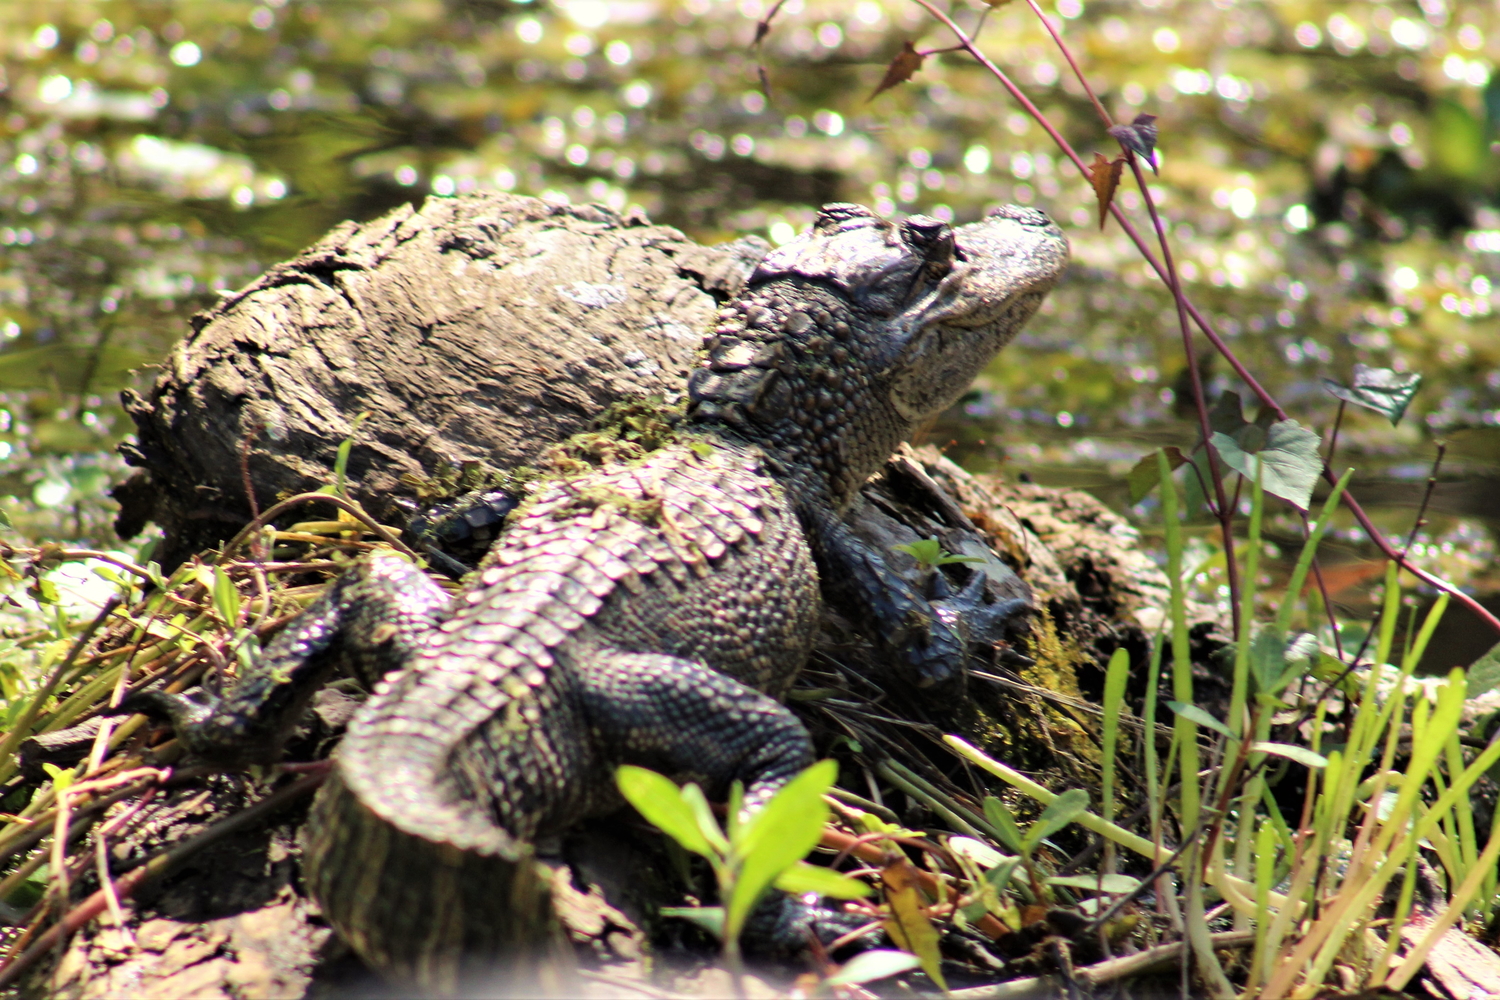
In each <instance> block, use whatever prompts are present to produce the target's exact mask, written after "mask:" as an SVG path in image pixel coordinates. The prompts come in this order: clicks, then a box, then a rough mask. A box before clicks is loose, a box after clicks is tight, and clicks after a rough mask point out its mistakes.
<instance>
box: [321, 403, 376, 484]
mask: <svg viewBox="0 0 1500 1000" xmlns="http://www.w3.org/2000/svg"><path fill="white" fill-rule="evenodd" d="M370 413H371V411H370V410H365V411H364V412H363V413H360V414H359V415H358V416H356V417H355V418H354V421H353V422H352V423H351V424H350V425H349V436H348V437H346V438H344V440H343V441H341V442H340V443H339V450H338V453H337V454H336V455H335V456H334V460H333V489H332V490H331V491H330V492H332V493H335V494H337V495H338V496H344V495H346V493H347V488H346V483H345V475H346V473H347V472H348V471H349V453H350V452H351V451H353V450H354V436H355V435H356V434H358V433H359V426H360V424H363V423H364V422H365V421H366V420H368V419H370Z"/></svg>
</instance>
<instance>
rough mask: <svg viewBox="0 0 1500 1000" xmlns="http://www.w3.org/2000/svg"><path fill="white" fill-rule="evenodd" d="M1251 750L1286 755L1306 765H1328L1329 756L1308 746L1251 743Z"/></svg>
mask: <svg viewBox="0 0 1500 1000" xmlns="http://www.w3.org/2000/svg"><path fill="white" fill-rule="evenodd" d="M1250 750H1251V751H1252V752H1254V753H1268V754H1271V755H1272V756H1275V757H1285V758H1286V759H1287V760H1294V761H1296V762H1297V763H1299V764H1301V765H1303V766H1304V767H1327V766H1328V758H1327V757H1324V756H1323V755H1322V754H1320V753H1314V752H1313V751H1311V750H1309V749H1307V747H1299V746H1293V745H1292V744H1290V743H1262V742H1259V741H1257V742H1255V743H1251V744H1250Z"/></svg>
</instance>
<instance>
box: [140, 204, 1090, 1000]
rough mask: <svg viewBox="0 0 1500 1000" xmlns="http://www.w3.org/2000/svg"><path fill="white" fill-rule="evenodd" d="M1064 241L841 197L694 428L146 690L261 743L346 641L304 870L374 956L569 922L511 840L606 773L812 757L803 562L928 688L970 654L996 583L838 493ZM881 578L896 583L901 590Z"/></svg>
mask: <svg viewBox="0 0 1500 1000" xmlns="http://www.w3.org/2000/svg"><path fill="white" fill-rule="evenodd" d="M1066 260H1067V243H1066V241H1065V240H1064V239H1063V237H1062V234H1061V233H1060V232H1059V230H1058V229H1057V227H1055V226H1054V225H1052V224H1051V223H1050V222H1049V221H1048V220H1047V218H1046V217H1045V216H1044V215H1042V214H1041V213H1040V212H1037V211H1034V210H1029V209H1019V208H1004V209H1000V210H998V211H996V212H995V213H993V214H992V215H991V216H990V217H989V218H987V219H985V220H983V221H980V222H976V223H973V224H970V225H966V226H961V227H958V228H956V229H955V228H951V227H949V226H948V225H946V224H944V223H942V222H940V221H938V220H936V219H931V218H925V217H920V216H915V217H912V218H909V219H907V220H906V221H905V222H903V223H901V224H900V225H895V224H892V223H888V222H885V221H882V220H881V219H878V218H877V217H876V216H874V215H873V214H872V213H871V212H869V211H868V210H866V209H864V208H861V207H859V206H856V205H829V206H827V207H826V208H824V209H823V210H822V211H821V212H820V213H819V215H818V217H817V221H816V222H815V223H814V225H813V227H812V229H811V230H810V231H809V232H807V233H806V234H804V235H803V236H801V237H799V238H797V239H795V240H793V241H792V242H790V243H788V244H786V245H785V246H783V247H781V248H779V249H777V250H774V251H772V252H771V253H770V254H769V255H768V256H766V257H765V258H764V259H763V260H762V261H761V263H760V265H759V266H758V268H757V269H756V271H755V273H754V275H753V276H752V278H751V280H750V282H749V284H748V286H747V287H746V290H745V291H744V293H743V294H742V295H741V296H740V298H739V299H737V300H736V301H734V302H732V303H731V304H729V305H728V306H726V307H725V309H724V310H723V312H722V313H721V315H720V319H719V325H718V327H717V329H716V330H715V331H714V332H713V334H711V335H710V336H709V338H708V340H707V343H706V348H707V351H706V357H705V360H704V361H703V363H702V366H701V367H700V368H699V369H697V370H696V371H695V372H694V373H693V376H692V378H691V380H690V382H689V394H690V400H691V401H690V408H689V414H688V419H687V422H686V425H685V426H686V431H687V433H686V434H684V435H682V436H681V438H680V440H679V441H678V442H677V443H674V444H670V445H667V446H665V447H663V448H661V449H659V450H657V451H655V452H651V453H649V454H647V455H645V457H643V458H641V457H637V458H636V459H635V460H633V461H624V460H620V461H605V462H603V463H602V464H601V465H600V466H599V467H597V468H593V469H590V470H588V471H585V472H584V473H582V474H579V475H573V476H558V477H556V478H553V479H551V480H550V481H546V482H543V483H542V484H540V485H539V486H537V487H535V488H534V489H533V490H532V492H531V494H530V496H529V497H528V499H527V501H526V502H525V503H524V504H523V505H522V507H521V508H519V509H518V510H516V511H515V512H514V513H512V514H511V515H510V518H509V520H508V524H507V527H506V530H505V532H504V534H503V535H502V536H501V538H500V539H499V541H498V542H497V543H496V544H495V546H494V547H493V548H492V550H491V552H490V553H489V554H488V555H487V556H486V558H485V560H484V561H483V562H482V563H481V564H480V567H479V569H478V570H476V572H475V574H474V575H473V576H471V577H470V581H471V585H470V586H469V588H468V589H467V590H466V591H464V592H463V593H461V594H460V595H458V596H457V597H456V598H454V597H451V596H450V595H448V594H447V593H446V592H444V591H443V590H442V589H440V588H439V587H437V586H436V585H435V584H434V583H433V582H431V581H430V580H429V578H428V577H427V576H426V575H425V574H424V573H422V572H421V571H420V570H419V569H418V568H417V567H416V566H414V565H412V564H411V563H409V562H407V561H406V560H405V559H403V558H401V557H400V556H398V555H396V554H394V553H392V552H389V551H387V552H383V553H379V552H378V553H376V554H375V555H374V556H372V557H371V558H370V559H369V560H368V561H367V562H366V563H364V564H362V565H361V566H360V567H358V568H356V569H353V570H350V571H349V572H347V573H346V574H345V575H344V576H343V577H341V578H340V579H338V580H337V581H335V582H334V583H333V584H332V585H331V586H330V587H329V589H328V590H327V591H326V592H325V594H324V595H323V596H322V597H320V598H319V599H318V601H316V602H315V603H314V604H313V605H312V606H311V607H310V608H309V609H308V610H307V611H306V612H305V613H304V614H303V615H301V616H300V617H299V618H297V619H296V620H294V621H293V622H292V624H291V625H290V626H288V628H287V629H286V630H285V631H284V632H283V633H282V634H281V635H279V636H278V637H277V638H276V639H275V640H274V641H272V642H271V643H270V644H269V646H268V648H267V649H266V651H265V654H264V655H263V657H262V658H261V662H260V664H259V666H258V667H257V669H256V670H255V671H252V672H250V673H249V674H248V675H247V676H245V677H244V678H243V679H242V680H241V681H240V683H239V685H238V686H237V687H236V688H235V689H234V690H233V691H232V692H230V693H229V694H227V695H226V696H224V697H223V698H221V699H217V700H209V699H202V700H196V701H195V700H190V699H187V698H182V697H178V696H169V695H164V694H160V693H152V694H148V695H146V696H144V700H143V701H137V702H135V703H134V704H133V705H132V706H131V707H134V708H145V709H148V710H151V711H154V712H155V713H157V714H160V715H165V716H167V717H169V718H170V719H171V721H172V722H173V723H174V724H175V726H176V729H177V732H178V734H179V736H180V738H181V739H182V740H183V742H184V743H185V744H186V745H187V747H188V748H189V749H190V750H191V751H193V752H195V753H196V754H197V755H199V756H201V757H204V758H208V759H210V760H217V761H221V762H224V763H227V764H242V763H246V762H250V761H256V760H262V761H264V760H273V759H275V757H276V755H277V754H278V753H279V750H280V746H281V745H282V743H283V742H284V741H285V739H286V737H287V736H288V734H289V733H290V732H291V730H292V729H293V728H294V727H295V725H296V723H297V721H298V718H299V716H300V715H301V712H302V710H303V709H304V708H305V706H306V704H307V702H308V700H309V699H310V697H311V695H312V692H313V691H314V689H315V688H316V687H317V685H318V684H319V683H321V682H322V680H323V679H324V678H325V677H326V676H327V675H328V674H329V672H330V671H331V670H333V669H334V667H335V666H336V665H337V664H338V663H340V662H342V663H345V664H348V665H351V666H352V669H353V670H354V671H355V672H356V673H357V674H358V675H359V676H361V677H362V678H364V679H365V680H366V682H367V683H369V684H370V685H372V694H371V696H370V698H369V699H368V701H366V702H365V704H364V705H363V706H362V707H361V708H360V710H359V711H358V712H357V713H356V715H355V716H354V718H353V720H352V722H351V723H350V725H349V729H348V733H347V735H346V736H345V737H344V740H343V743H342V745H341V746H340V747H339V750H338V753H337V756H336V758H335V761H334V766H333V770H332V772H331V774H330V776H329V779H328V781H327V783H326V784H325V785H324V787H323V788H322V789H321V790H320V792H319V794H318V797H317V800H316V802H315V804H314V807H313V811H312V816H311V818H310V820H309V823H308V831H307V834H306V851H305V856H304V862H305V868H306V879H307V885H308V888H309V889H310V891H311V893H312V895H313V896H314V897H315V898H316V900H317V901H318V903H319V905H320V906H321V907H322V909H323V912H324V914H325V916H326V918H327V919H328V920H329V921H330V922H331V923H332V924H333V926H334V927H335V928H337V930H338V931H339V933H340V934H342V935H343V937H344V938H345V939H346V940H347V941H348V942H349V943H350V944H351V945H352V946H353V947H354V949H355V950H356V951H357V952H358V953H359V954H360V955H361V956H363V957H364V959H365V960H366V961H367V962H368V963H369V964H370V965H372V966H373V967H375V968H376V969H379V970H381V971H382V972H384V973H386V974H388V975H391V976H393V977H396V978H398V979H403V980H407V981H415V982H417V983H419V984H423V985H424V986H427V987H428V988H452V987H453V986H454V984H455V983H456V982H457V980H458V977H459V976H460V975H461V974H462V973H463V972H464V970H466V969H474V968H477V967H479V966H483V965H486V964H489V963H493V962H496V961H498V960H507V961H514V960H518V959H534V958H535V957H536V956H538V955H539V954H542V953H545V952H546V951H547V949H548V948H549V947H550V942H553V941H555V940H556V935H555V933H554V922H553V917H552V915H551V907H550V903H549V899H548V896H547V889H546V884H545V882H544V881H543V878H542V877H541V876H540V875H539V873H538V868H537V866H536V865H535V864H534V863H532V861H531V858H532V853H531V847H530V844H531V843H532V842H533V841H534V840H535V838H536V837H538V836H542V835H546V834H548V833H551V832H554V831H558V830H560V829H562V828H565V827H567V826H569V825H570V824H573V823H575V822H577V821H578V820H580V819H582V818H584V817H586V816H590V815H595V814H599V813H602V812H606V811H608V810H611V809H614V808H616V807H617V806H618V805H619V804H620V800H619V797H618V794H617V792H616V791H615V786H614V781H613V774H614V771H615V769H616V768H617V767H618V766H619V765H620V764H622V763H631V764H638V765H642V766H645V767H650V768H653V769H655V770H658V771H662V772H664V773H667V774H671V775H673V776H675V777H677V778H679V779H680V780H694V781H697V782H699V783H700V784H701V785H702V786H703V787H704V788H705V789H706V790H707V791H708V792H709V793H710V794H711V795H712V794H718V795H722V794H724V792H725V791H726V790H727V788H728V787H729V785H730V783H731V782H733V781H735V780H739V781H742V782H744V784H745V787H746V796H745V802H746V807H747V809H754V808H756V807H757V805H758V804H759V803H762V802H764V800H765V799H766V798H767V797H768V796H770V795H771V794H772V793H773V792H774V791H775V790H776V789H777V788H778V787H780V786H781V785H782V784H784V783H785V782H786V781H787V780H788V779H789V778H790V777H791V776H792V775H794V774H796V773H797V772H798V771H799V770H801V769H802V768H804V767H805V766H807V765H808V764H809V763H810V762H811V760H812V747H811V744H810V741H809V738H808V735H807V733H806V731H805V730H804V728H803V726H802V725H801V723H800V722H799V721H798V720H797V718H796V717H795V716H794V715H793V714H792V713H791V712H789V711H788V710H787V709H786V708H785V707H784V706H782V705H781V704H780V702H779V699H780V697H781V696H782V695H783V694H784V693H785V692H786V690H787V688H788V687H789V686H790V685H791V683H792V681H793V679H794V678H795V677H796V674H797V672H798V670H799V669H800V668H801V666H802V664H803V662H804V660H805V659H806V658H807V656H808V653H809V650H810V647H811V645H812V642H813V638H814V634H815V632H816V630H817V622H818V617H819V607H820V596H819V572H820V570H821V572H822V573H823V575H824V576H825V577H829V576H836V577H838V582H839V584H840V585H841V589H842V590H843V591H848V590H850V589H851V588H852V590H853V591H854V592H856V594H863V599H864V603H865V605H866V607H867V608H868V612H869V614H870V615H871V616H873V618H874V628H875V629H876V631H878V632H879V633H880V635H881V636H882V637H883V638H885V639H887V640H888V641H889V642H890V643H892V644H895V645H899V646H901V647H903V648H902V654H903V656H904V657H905V661H906V663H907V664H908V666H909V667H910V670H911V672H912V675H913V677H914V679H915V680H916V681H917V682H918V683H924V682H934V681H941V680H942V679H944V678H945V677H948V676H951V675H952V673H953V672H954V671H956V670H961V668H962V661H963V655H964V645H965V642H964V639H965V634H966V633H965V629H966V622H967V621H968V620H969V619H973V618H974V617H975V616H979V617H981V618H982V617H983V616H989V617H990V618H994V617H1004V616H1007V615H1010V614H1013V613H1015V612H1017V611H1018V610H1019V609H1018V608H1016V607H1014V606H1013V605H1014V604H1016V603H1019V602H1003V603H1001V604H986V603H985V601H984V599H983V583H984V578H983V574H979V573H976V574H975V580H974V581H973V583H972V584H971V585H970V586H968V587H965V588H964V590H963V591H962V592H961V593H959V594H956V595H953V594H950V595H949V596H948V597H947V598H945V599H943V600H937V601H927V600H926V599H924V598H922V597H921V596H920V595H916V594H913V593H909V592H904V591H901V589H900V586H898V585H896V584H894V583H892V581H894V580H895V579H896V578H895V576H894V574H891V573H889V572H887V571H886V570H885V568H884V564H883V562H882V560H881V556H880V554H879V553H878V552H874V551H870V550H869V549H868V548H866V547H864V546H863V545H862V543H860V542H859V541H858V540H857V539H855V538H854V537H853V535H852V534H851V533H850V532H849V530H848V529H847V528H845V527H844V526H843V523H842V522H841V521H840V518H839V514H840V511H841V510H842V509H843V508H844V507H845V506H846V505H847V504H848V503H849V502H850V500H851V498H852V497H853V496H854V494H855V492H856V491H857V490H858V489H859V487H860V484H861V483H863V482H864V481H865V480H866V479H867V478H868V477H869V476H871V475H872V474H873V473H875V472H876V471H877V470H878V469H879V468H880V466H881V464H882V463H883V462H884V461H885V459H886V458H887V457H888V456H889V455H890V454H891V452H892V451H893V450H894V449H895V447H896V446H897V444H898V443H899V442H900V441H901V440H902V439H903V438H905V437H906V436H907V435H908V434H910V433H911V431H912V430H913V429H914V428H915V427H916V426H917V425H918V424H919V423H921V422H922V421H923V420H924V419H926V418H928V417H929V416H931V415H933V414H935V413H937V412H938V411H940V410H942V409H943V408H945V407H947V406H949V405H951V404H952V403H953V402H954V401H955V400H957V399H958V397H959V395H960V394H961V393H962V392H963V391H964V390H965V389H966V388H967V387H968V385H969V383H970V382H971V381H972V380H973V378H974V377H975V375H976V374H977V373H978V372H979V371H980V369H981V368H983V367H984V366H985V365H986V364H987V363H988V362H989V361H990V359H991V358H993V357H994V355H995V353H996V352H997V351H998V350H999V349H1000V348H1001V347H1002V346H1004V345H1005V344H1006V343H1007V342H1008V341H1009V340H1010V339H1011V338H1012V337H1013V336H1014V335H1015V333H1016V331H1017V330H1018V329H1019V328H1020V327H1021V325H1022V324H1023V323H1024V322H1025V321H1026V320H1027V319H1028V318H1029V317H1030V316H1031V315H1032V313H1033V312H1035V310H1036V308H1037V306H1038V305H1039V304H1040V303H1041V301H1042V298H1043V296H1044V295H1045V294H1046V292H1047V290H1048V289H1049V288H1051V287H1052V285H1053V283H1054V282H1055V281H1056V279H1057V277H1058V275H1059V274H1060V273H1061V271H1062V269H1063V268H1064V266H1065V264H1066ZM893 588H894V589H893Z"/></svg>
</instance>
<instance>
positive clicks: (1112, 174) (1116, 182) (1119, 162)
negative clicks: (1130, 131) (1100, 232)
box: [1089, 130, 1125, 229]
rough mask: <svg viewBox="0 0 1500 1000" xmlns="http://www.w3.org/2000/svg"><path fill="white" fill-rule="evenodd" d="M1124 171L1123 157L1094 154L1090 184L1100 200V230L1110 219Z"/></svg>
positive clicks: (1090, 171)
mask: <svg viewBox="0 0 1500 1000" xmlns="http://www.w3.org/2000/svg"><path fill="white" fill-rule="evenodd" d="M1111 131H1113V130H1111ZM1124 169H1125V158H1124V157H1123V156H1117V157H1115V158H1114V159H1113V160H1111V159H1109V158H1108V157H1106V156H1105V155H1104V154H1103V153H1095V154H1094V162H1093V165H1091V166H1090V167H1089V182H1090V183H1092V184H1093V185H1094V195H1095V197H1097V198H1098V199H1099V228H1100V229H1103V228H1104V221H1105V220H1106V219H1108V218H1109V206H1110V203H1111V202H1113V201H1114V200H1115V189H1116V188H1118V187H1119V186H1120V172H1121V171H1122V170H1124Z"/></svg>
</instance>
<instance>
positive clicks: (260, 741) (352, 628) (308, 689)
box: [119, 551, 452, 766]
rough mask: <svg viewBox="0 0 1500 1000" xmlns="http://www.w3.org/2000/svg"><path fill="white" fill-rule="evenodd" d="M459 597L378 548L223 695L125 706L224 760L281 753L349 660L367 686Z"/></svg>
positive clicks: (150, 695) (153, 697)
mask: <svg viewBox="0 0 1500 1000" xmlns="http://www.w3.org/2000/svg"><path fill="white" fill-rule="evenodd" d="M450 604H452V598H451V597H450V596H449V594H448V593H447V591H445V590H443V589H442V588H441V587H439V586H438V585H437V584H435V583H434V582H433V581H432V580H431V579H430V578H429V577H428V576H427V574H426V573H424V572H422V571H421V570H420V569H419V568H417V567H416V566H415V565H413V564H412V563H411V562H410V561H409V560H407V559H406V558H404V557H402V556H399V555H397V554H396V553H394V552H390V551H377V552H375V553H373V554H372V555H371V556H370V558H369V559H368V560H367V561H366V562H364V563H361V564H359V565H358V566H355V567H354V568H353V569H350V570H348V571H347V572H345V573H344V575H343V576H341V577H339V578H338V579H337V580H335V581H334V582H333V583H331V584H329V586H328V589H327V590H325V591H324V592H323V594H322V595H321V596H320V597H319V598H318V599H317V600H316V601H314V602H313V603H312V604H311V605H310V606H309V607H308V609H307V610H306V611H304V612H303V613H302V614H300V615H298V616H297V617H296V618H294V619H293V620H292V621H291V622H290V623H289V624H288V625H287V627H286V628H285V629H283V630H282V631H281V633H280V634H278V635H277V636H276V638H274V639H272V640H271V642H270V644H269V645H268V646H267V647H266V648H265V650H264V651H263V652H262V653H261V655H260V656H259V657H257V662H256V664H255V668H254V669H253V670H252V671H250V672H248V673H246V674H244V675H242V676H241V677H240V679H239V683H238V684H236V685H235V686H234V688H233V689H232V690H231V691H229V692H228V693H227V694H224V695H223V696H221V697H218V698H212V697H202V696H200V697H199V698H196V699H195V698H190V697H187V696H185V695H178V694H167V693H166V692H163V691H142V692H140V693H139V694H137V695H134V696H132V697H130V698H128V699H126V700H125V702H124V703H123V704H122V705H121V706H120V708H119V711H120V712H121V713H128V712H141V713H144V714H146V715H150V716H153V717H155V718H159V719H165V720H166V721H168V722H170V723H171V724H172V727H173V728H174V729H175V730H176V731H177V738H178V739H179V740H181V741H182V742H183V744H184V745H185V746H186V747H187V749H188V750H189V751H190V752H192V753H193V754H195V755H197V756H199V757H201V758H204V759H206V760H209V761H212V762H214V763H218V764H223V765H225V766H237V765H243V764H258V763H269V762H272V761H274V760H276V759H277V757H278V756H279V755H280V753H281V748H282V746H283V745H284V744H285V742H286V740H287V739H288V738H289V737H290V736H291V734H292V732H293V731H294V730H295V729H296V727H297V723H298V722H299V721H300V720H301V718H302V714H303V712H304V711H305V710H306V708H307V705H308V702H309V701H311V700H312V696H313V694H314V693H316V691H317V690H318V688H319V687H321V686H322V684H323V683H324V681H326V680H327V679H328V677H329V675H330V674H332V673H333V672H334V670H336V669H337V668H338V667H339V666H341V665H342V666H344V667H345V668H346V669H348V670H349V671H350V672H351V673H353V674H354V676H355V677H357V678H358V679H359V680H360V681H362V682H363V683H364V684H365V685H366V686H367V687H369V686H372V685H373V684H374V683H375V682H376V681H377V680H379V679H380V678H381V677H382V676H384V675H385V674H386V673H387V672H389V671H390V670H393V669H396V668H398V667H401V666H404V665H405V664H406V663H407V662H408V661H409V660H410V657H411V654H412V653H413V652H414V651H415V650H416V648H417V646H418V645H419V644H420V643H422V642H423V641H424V639H425V636H426V635H427V633H429V632H430V631H431V630H432V629H433V628H434V627H435V626H436V625H437V624H438V622H440V621H441V620H442V619H443V618H444V617H446V615H447V610H448V607H449V605H450Z"/></svg>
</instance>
